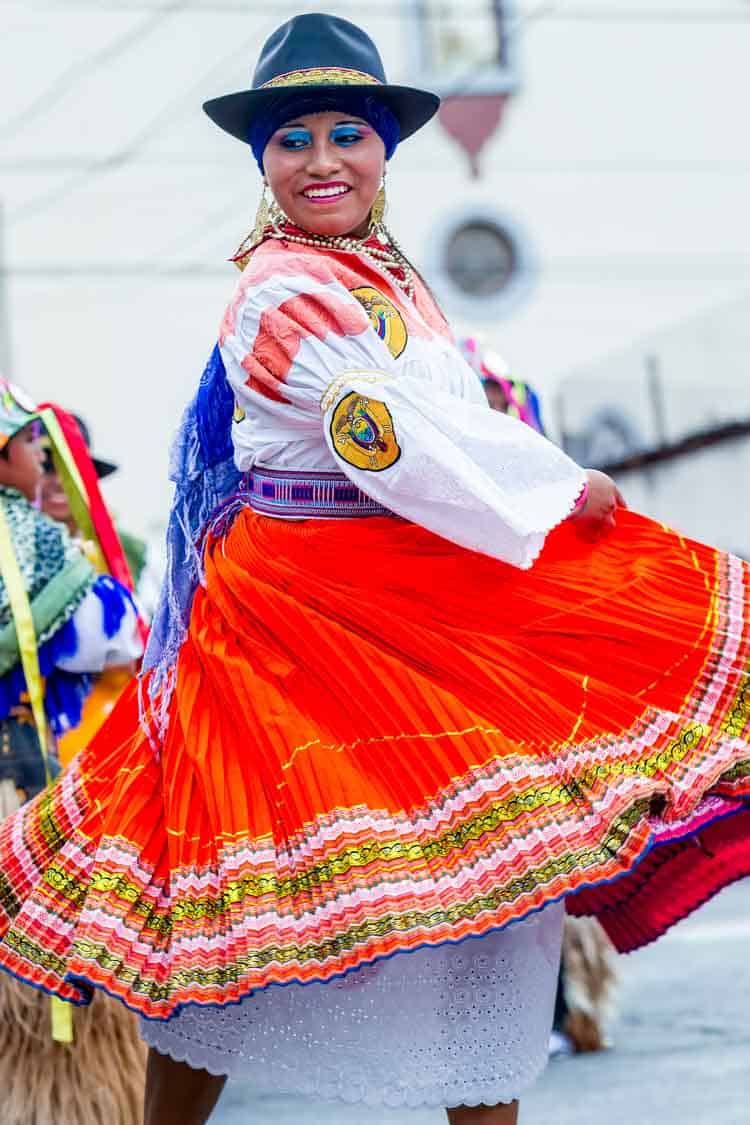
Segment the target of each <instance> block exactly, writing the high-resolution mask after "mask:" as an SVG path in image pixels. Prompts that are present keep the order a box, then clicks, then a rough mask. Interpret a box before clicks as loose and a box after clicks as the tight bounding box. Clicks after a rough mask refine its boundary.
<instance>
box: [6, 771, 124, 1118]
mask: <svg viewBox="0 0 750 1125" xmlns="http://www.w3.org/2000/svg"><path fill="white" fill-rule="evenodd" d="M10 786H11V787H13V783H12V782H11V783H10ZM18 804H19V802H18V798H17V797H16V794H15V788H14V787H13V792H12V793H11V792H10V791H9V787H8V783H5V782H2V783H0V813H2V814H5V815H7V814H8V813H9V812H11V811H13V807H17V806H18ZM73 1025H74V1029H75V1042H74V1043H73V1044H72V1045H71V1046H67V1045H66V1044H63V1043H56V1042H54V1041H53V1039H52V1033H51V1022H50V998H49V996H47V995H46V994H45V993H42V992H38V991H37V990H36V989H34V988H30V987H28V986H27V985H23V984H20V983H19V982H18V981H15V980H13V978H12V977H9V976H6V975H5V974H4V973H3V974H0V1090H2V1095H1V1096H0V1121H2V1125H140V1122H141V1120H142V1114H143V1089H144V1082H145V1069H146V1048H145V1045H144V1043H143V1042H142V1040H141V1038H140V1036H139V1035H138V1022H137V1020H136V1018H135V1016H134V1015H133V1013H132V1012H129V1011H128V1010H127V1009H126V1008H124V1007H123V1006H122V1004H120V1003H118V1002H117V1001H115V1000H110V999H109V997H107V996H104V995H102V994H101V993H97V994H96V995H95V996H94V999H93V1001H92V1003H91V1005H90V1006H89V1007H88V1008H74V1009H73Z"/></svg>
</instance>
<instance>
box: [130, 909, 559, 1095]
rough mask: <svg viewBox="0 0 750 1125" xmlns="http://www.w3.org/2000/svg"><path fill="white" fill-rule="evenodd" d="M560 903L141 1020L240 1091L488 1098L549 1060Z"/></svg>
mask: <svg viewBox="0 0 750 1125" xmlns="http://www.w3.org/2000/svg"><path fill="white" fill-rule="evenodd" d="M563 913H564V910H563V906H562V904H559V903H555V904H552V905H550V906H547V907H546V908H545V909H544V910H543V911H541V912H540V913H538V914H535V915H532V917H530V918H528V919H526V920H525V921H524V922H520V923H517V924H516V925H514V926H510V927H509V928H507V929H505V930H502V931H500V932H497V933H493V934H489V935H488V936H487V937H483V938H475V939H470V940H466V941H463V942H461V943H460V944H458V945H442V946H439V947H438V948H436V949H422V950H417V951H416V952H414V953H408V954H401V955H398V956H395V957H392V958H391V959H389V960H385V961H381V962H379V963H377V964H375V965H372V966H369V967H367V968H363V969H359V970H358V971H356V972H352V973H350V974H348V975H347V976H345V977H343V978H342V979H340V980H336V981H331V982H330V983H328V984H308V985H287V986H285V987H276V986H271V987H269V988H267V989H264V990H263V991H260V992H257V993H255V994H253V995H252V996H249V997H247V998H246V999H245V1000H243V1001H242V1002H241V1003H240V1004H235V1005H230V1006H227V1007H224V1008H199V1007H196V1006H190V1007H188V1008H186V1009H184V1010H183V1011H182V1012H180V1014H179V1015H177V1016H175V1017H174V1018H173V1019H171V1020H169V1021H168V1022H166V1023H162V1022H159V1021H154V1020H141V1034H142V1036H143V1038H144V1039H145V1040H146V1042H147V1043H148V1044H149V1045H150V1046H152V1047H155V1048H156V1050H157V1051H160V1052H161V1053H162V1054H167V1055H171V1056H172V1058H174V1059H178V1060H181V1061H184V1062H187V1063H189V1064H190V1066H193V1067H196V1068H202V1069H205V1070H208V1071H210V1072H211V1073H212V1074H228V1075H229V1076H230V1077H233V1078H242V1079H243V1080H245V1081H246V1082H248V1083H249V1089H250V1092H251V1093H257V1094H287V1095H298V1096H301V1097H307V1098H310V1097H314V1098H320V1099H324V1100H332V1099H337V1100H343V1101H345V1102H351V1103H357V1102H362V1103H365V1104H367V1105H372V1106H376V1105H384V1106H410V1107H418V1106H456V1105H480V1104H485V1105H494V1104H497V1103H498V1102H510V1101H513V1100H514V1099H515V1098H518V1097H519V1096H520V1094H521V1093H522V1092H523V1091H524V1090H525V1089H526V1088H528V1086H530V1085H531V1084H532V1083H533V1082H534V1080H535V1079H536V1078H537V1077H538V1075H539V1074H540V1072H541V1071H542V1069H543V1068H544V1066H545V1063H546V1061H547V1048H548V1040H549V1033H550V1028H551V1025H552V1013H553V1007H554V999H555V987H556V982H557V972H558V965H559V960H560V942H561V935H562V923H563Z"/></svg>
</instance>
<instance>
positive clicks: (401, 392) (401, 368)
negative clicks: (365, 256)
mask: <svg viewBox="0 0 750 1125" xmlns="http://www.w3.org/2000/svg"><path fill="white" fill-rule="evenodd" d="M275 257H276V260H275V261H274V262H273V263H270V262H268V263H266V264H265V268H264V267H263V266H262V265H261V267H260V268H259V269H257V270H255V271H253V268H252V264H251V267H250V268H249V270H248V271H247V272H246V274H245V275H244V276H243V279H242V282H241V285H240V287H239V289H238V292H237V294H236V296H235V300H234V301H233V303H232V305H231V306H230V308H229V310H228V311H227V314H226V316H225V319H224V323H223V326H222V338H221V345H222V356H223V358H224V363H225V366H226V368H227V375H228V378H229V380H230V382H231V383H232V386H233V389H234V392H235V397H236V399H237V403H238V407H239V409H240V411H241V415H242V417H243V418H244V417H245V415H247V431H246V434H247V436H246V437H243V435H242V434H241V433H240V434H238V435H236V436H235V447H236V450H237V459H238V467H239V468H240V469H242V470H245V469H248V468H250V466H251V464H252V462H253V460H255V459H256V457H257V454H258V452H259V451H262V450H263V449H267V448H269V447H271V448H272V447H273V446H274V441H275V440H279V441H284V440H287V441H290V440H295V439H303V438H304V439H310V438H312V437H313V435H315V436H316V437H317V439H318V441H320V440H321V439H322V440H323V441H325V443H326V444H327V446H328V449H329V450H330V453H331V454H332V455H333V458H334V460H335V462H336V465H337V467H338V468H339V469H340V470H341V471H342V472H343V473H345V474H346V475H347V477H349V479H350V480H352V481H353V482H354V484H356V485H357V486H358V487H359V488H360V489H361V490H362V491H363V492H365V493H367V494H368V495H369V496H370V497H372V498H373V499H374V500H376V501H378V502H379V503H380V504H382V505H383V506H384V507H385V508H387V509H389V510H390V511H392V512H394V513H396V514H397V515H399V516H402V517H404V518H405V519H408V520H410V521H412V522H414V523H418V524H420V525H421V526H423V527H425V528H427V529H429V530H430V531H433V532H435V533H436V534H438V535H440V536H442V537H444V538H446V539H449V540H452V541H453V542H455V543H458V544H460V545H461V546H464V547H468V548H470V549H473V550H476V551H481V552H483V553H485V554H488V555H491V556H493V557H495V558H498V559H502V560H503V561H504V562H507V563H510V564H512V565H514V566H517V567H521V568H528V567H530V566H531V565H532V563H533V561H534V559H535V558H536V557H537V555H538V554H539V552H540V550H541V548H542V546H543V545H544V540H545V537H546V535H547V534H548V533H549V532H550V531H551V530H552V529H553V528H554V527H556V526H557V525H558V524H559V523H561V522H562V521H563V520H565V519H566V518H567V517H568V516H569V515H570V513H571V512H572V511H573V509H574V508H575V504H576V500H577V499H578V497H579V495H580V494H581V491H582V489H583V487H584V485H585V480H586V477H585V473H584V471H583V470H582V469H581V468H579V466H578V465H576V464H575V462H574V461H572V460H571V459H570V458H569V457H568V456H567V455H566V454H565V453H563V452H562V450H560V449H559V448H558V447H557V446H555V445H554V444H553V443H552V442H550V441H548V440H547V439H546V438H544V437H542V436H541V435H540V434H538V433H536V432H535V431H534V430H532V429H531V428H530V427H529V426H526V425H525V424H524V423H522V422H520V421H518V420H517V419H515V418H511V417H508V416H506V415H504V414H501V413H499V412H496V411H492V410H490V409H488V407H487V404H486V402H485V401H484V396H483V395H481V396H476V397H475V398H474V399H473V400H470V399H469V398H466V397H462V395H461V394H460V393H453V392H452V390H451V389H446V380H443V381H442V385H436V383H435V381H433V380H432V379H431V378H430V371H429V349H427V348H425V349H423V351H422V353H421V354H419V355H417V357H416V358H413V359H411V360H409V359H408V358H407V355H408V351H407V355H405V356H403V357H402V358H399V359H397V358H394V356H393V355H392V354H391V351H390V350H389V348H388V347H387V346H386V343H385V342H384V340H383V339H382V338H381V334H379V333H378V332H376V331H375V329H374V327H373V324H372V323H371V320H370V317H369V316H368V315H367V313H366V312H365V309H364V308H363V306H362V304H361V303H360V302H359V301H358V300H357V299H356V298H355V297H354V296H353V295H352V293H350V292H349V291H348V290H347V289H346V288H345V287H344V285H343V284H341V282H339V281H338V280H337V279H336V277H335V276H334V274H333V271H332V270H331V268H330V266H328V264H327V263H326V259H325V257H324V256H323V255H305V254H299V255H297V254H295V253H287V254H284V255H283V256H282V255H276V256H275ZM271 265H273V268H271ZM415 355H416V349H415ZM449 362H450V360H449ZM442 363H443V365H444V364H445V358H444V357H443V359H442ZM455 364H457V365H462V366H463V365H464V360H463V359H462V357H461V356H460V355H459V353H458V352H456V353H455ZM450 385H451V384H450V380H448V381H447V386H448V387H450ZM460 385H461V379H457V380H456V386H460ZM321 431H322V433H321Z"/></svg>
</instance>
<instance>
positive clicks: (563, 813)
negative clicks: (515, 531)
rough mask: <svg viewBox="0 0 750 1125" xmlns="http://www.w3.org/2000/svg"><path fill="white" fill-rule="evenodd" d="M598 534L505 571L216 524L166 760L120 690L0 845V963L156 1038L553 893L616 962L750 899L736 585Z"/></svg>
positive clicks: (337, 538) (688, 552)
mask: <svg viewBox="0 0 750 1125" xmlns="http://www.w3.org/2000/svg"><path fill="white" fill-rule="evenodd" d="M618 521H619V522H618V528H617V530H616V532H615V533H613V534H612V535H611V536H610V537H609V538H608V539H606V540H605V541H603V542H602V543H600V544H598V545H596V546H590V545H587V544H585V543H583V542H582V541H581V540H580V539H579V538H578V537H577V536H576V534H575V530H574V528H573V527H572V526H570V525H564V526H562V527H561V528H559V529H558V530H557V531H555V532H554V533H553V534H552V535H551V536H550V538H549V540H548V543H547V545H546V547H545V549H544V551H543V553H542V556H541V558H540V559H539V561H538V562H537V563H536V564H535V566H534V567H533V568H532V570H531V571H526V572H522V571H519V570H516V569H514V568H512V567H510V566H506V565H504V564H502V563H499V562H497V561H496V560H493V559H490V558H488V557H485V556H483V555H478V554H475V553H473V552H470V551H467V550H464V549H462V548H460V547H457V546H455V545H454V544H452V543H449V542H447V541H445V540H443V539H440V538H438V537H436V536H434V535H432V534H431V533H429V532H427V531H425V530H424V529H421V528H419V527H416V526H414V525H412V524H409V523H406V522H404V521H401V520H397V519H391V518H387V517H382V518H364V519H351V520H310V521H306V522H286V521H282V520H277V519H270V518H267V517H264V516H260V515H257V514H255V513H253V512H252V511H251V510H250V509H247V508H246V509H243V510H242V511H241V513H240V514H239V515H238V516H237V518H236V519H235V521H234V523H233V524H232V525H231V528H230V529H229V530H228V531H226V532H225V533H224V534H222V535H216V536H214V537H213V538H210V539H209V541H208V543H207V546H206V557H205V572H206V573H205V584H204V586H202V587H201V588H200V589H199V590H198V592H197V594H196V597H195V601H194V604H193V610H192V617H191V623H190V630H189V635H188V638H187V640H186V641H185V643H184V645H183V647H182V649H181V652H180V656H179V660H178V664H177V668H176V682H175V686H174V691H173V694H172V697H171V701H170V705H169V725H168V728H167V732H166V735H165V736H164V738H163V739H160V738H159V737H158V736H157V735H156V734H155V731H156V724H155V723H154V722H153V721H149V717H148V715H147V716H146V721H145V723H141V722H139V693H138V691H137V689H136V688H135V687H131V688H129V689H128V690H127V691H126V692H125V694H124V696H123V697H122V699H121V700H120V702H119V704H118V705H117V707H116V708H115V711H114V713H113V715H112V717H111V718H110V720H109V721H108V722H107V724H106V725H105V727H104V728H103V729H102V731H101V732H100V733H99V735H98V736H97V737H96V738H95V740H94V741H93V743H92V744H91V745H90V747H89V748H88V749H86V750H85V751H83V752H82V753H81V754H80V755H78V756H77V757H76V758H75V759H74V761H73V762H72V764H71V765H70V766H69V767H68V769H67V770H66V771H65V772H64V773H63V774H62V775H61V777H60V778H59V779H58V780H57V782H56V783H55V784H54V785H53V787H52V788H51V789H49V790H48V791H47V792H45V793H43V794H41V795H40V797H39V798H37V799H36V800H35V801H33V802H31V803H30V804H29V805H27V806H25V807H24V808H23V809H21V810H20V811H19V813H18V814H17V815H16V816H15V817H13V818H11V819H10V820H9V821H6V822H5V823H4V824H3V825H2V828H1V829H0V938H1V939H2V940H1V941H0V967H3V968H5V969H7V970H9V971H11V972H13V973H15V974H16V975H18V976H20V977H22V978H23V979H25V980H27V981H29V982H31V983H32V984H35V985H37V986H39V987H42V988H45V989H48V990H50V991H51V992H54V993H57V994H58V995H61V996H63V997H64V998H67V999H70V1000H73V1001H75V1002H79V1003H80V1002H86V1000H87V998H88V996H89V995H90V989H91V988H92V987H100V988H103V989H105V990H107V991H108V992H110V993H112V994H114V995H116V996H118V997H120V998H121V999H122V1000H123V1001H124V1002H125V1003H127V1004H128V1005H130V1006H131V1007H133V1008H134V1009H137V1010H138V1011H140V1012H142V1013H143V1014H144V1015H146V1016H150V1017H154V1018H168V1017H169V1016H170V1015H172V1014H173V1013H174V1012H175V1011H177V1010H178V1009H179V1008H180V1007H181V1006H183V1005H184V1004H188V1003H193V1002H194V1003H199V1004H225V1003H229V1002H232V1001H235V1000H237V999H239V998H241V997H242V996H245V995H247V994H248V993H249V992H250V991H252V990H254V989H257V988H262V987H265V986H266V985H269V984H272V983H285V982H290V981H298V982H303V983H304V982H307V981H312V980H327V979H329V978H331V977H333V976H335V975H338V974H340V973H342V972H346V971H348V970H350V969H355V968H357V967H359V966H361V965H363V964H365V963H368V962H372V961H373V960H376V959H378V958H380V957H384V956H389V955H392V954H393V953H397V952H406V951H409V950H413V949H416V948H418V947H421V946H425V945H436V944H440V943H442V942H445V941H452V942H454V941H458V940H460V939H462V938H464V937H470V936H479V935H482V934H484V933H488V932H489V931H491V930H495V929H498V928H500V927H502V926H505V925H507V924H509V923H511V922H513V921H516V920H518V919H520V918H523V917H524V916H526V915H528V914H529V913H530V912H531V911H534V910H537V909H539V908H540V907H541V906H543V905H544V904H545V903H547V902H550V901H552V900H555V899H559V898H561V897H563V896H568V908H569V909H572V910H574V911H581V912H584V911H591V912H595V913H597V914H598V915H599V917H600V918H601V919H602V921H603V922H604V924H605V926H606V928H607V929H608V931H609V933H610V934H611V936H612V937H613V939H614V940H615V942H616V944H618V946H619V947H620V948H624V949H625V948H633V947H635V946H637V945H640V944H643V943H644V942H645V941H649V940H652V939H653V938H654V937H656V936H658V934H659V933H661V932H663V930H664V929H665V928H666V927H667V926H668V925H670V924H671V923H672V922H674V921H675V920H677V919H678V918H679V917H681V916H683V915H684V914H685V913H687V912H688V911H689V910H691V909H693V907H695V906H696V905H697V904H698V903H699V902H701V901H702V900H703V899H705V898H706V897H708V895H710V894H711V893H713V892H714V891H715V890H717V889H718V888H719V887H721V886H723V885H724V884H725V883H727V882H729V881H731V880H732V879H735V878H738V877H739V876H741V875H743V874H746V873H748V872H750V832H749V831H748V826H749V817H750V813H748V812H747V811H746V808H747V806H746V804H745V801H746V799H747V798H748V797H750V676H749V674H748V667H749V662H750V568H749V567H748V566H747V564H745V563H743V562H741V561H740V560H739V559H736V558H734V557H732V556H728V555H726V554H723V553H721V552H717V551H714V550H712V549H710V548H708V547H705V546H702V545H700V544H698V543H695V542H691V541H688V540H685V539H683V538H682V537H681V536H680V535H678V534H677V533H675V532H674V531H671V530H669V529H666V528H664V527H662V526H660V525H658V524H655V523H653V522H651V521H650V520H647V519H645V518H643V517H640V516H638V515H636V514H634V513H631V512H622V513H621V514H620V515H619V517H618ZM141 687H142V689H143V688H145V689H147V688H148V684H147V683H146V684H143V685H141ZM141 696H142V698H143V697H145V698H148V692H147V690H145V691H143V690H142V692H141ZM144 728H147V729H148V733H147V730H146V729H144Z"/></svg>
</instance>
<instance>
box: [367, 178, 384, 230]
mask: <svg viewBox="0 0 750 1125" xmlns="http://www.w3.org/2000/svg"><path fill="white" fill-rule="evenodd" d="M387 210H388V200H387V199H386V197H385V172H383V182H382V183H381V185H380V187H379V188H378V194H377V195H376V196H375V200H374V202H373V205H372V207H371V208H370V227H371V228H373V229H375V230H377V229H378V228H379V227H382V226H383V223H384V221H385V213H386V211H387Z"/></svg>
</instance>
